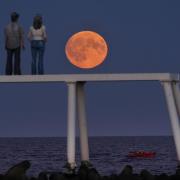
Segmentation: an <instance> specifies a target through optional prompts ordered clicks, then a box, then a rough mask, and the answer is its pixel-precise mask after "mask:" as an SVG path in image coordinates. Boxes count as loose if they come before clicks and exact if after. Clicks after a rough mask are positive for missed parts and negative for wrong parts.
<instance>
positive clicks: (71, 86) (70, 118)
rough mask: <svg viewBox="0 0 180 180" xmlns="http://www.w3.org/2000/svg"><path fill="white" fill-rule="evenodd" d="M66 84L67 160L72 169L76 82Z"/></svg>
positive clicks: (73, 165) (73, 159)
mask: <svg viewBox="0 0 180 180" xmlns="http://www.w3.org/2000/svg"><path fill="white" fill-rule="evenodd" d="M67 86H68V110H67V113H68V114H67V162H68V168H69V169H70V170H74V169H75V167H76V163H75V140H76V137H75V136H76V134H75V130H76V125H75V121H76V82H67Z"/></svg>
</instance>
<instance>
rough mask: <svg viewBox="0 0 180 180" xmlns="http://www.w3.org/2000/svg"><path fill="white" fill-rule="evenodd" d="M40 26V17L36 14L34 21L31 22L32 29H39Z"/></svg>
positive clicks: (41, 22)
mask: <svg viewBox="0 0 180 180" xmlns="http://www.w3.org/2000/svg"><path fill="white" fill-rule="evenodd" d="M42 24H43V21H42V16H41V15H39V14H37V15H36V16H35V17H34V20H33V27H34V29H40V28H41V26H42Z"/></svg>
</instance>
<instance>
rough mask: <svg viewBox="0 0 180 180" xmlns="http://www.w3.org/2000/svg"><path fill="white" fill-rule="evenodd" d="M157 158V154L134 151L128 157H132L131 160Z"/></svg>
mask: <svg viewBox="0 0 180 180" xmlns="http://www.w3.org/2000/svg"><path fill="white" fill-rule="evenodd" d="M155 156H156V153H155V152H151V151H132V152H129V154H128V155H127V157H130V158H136V157H142V158H153V157H155Z"/></svg>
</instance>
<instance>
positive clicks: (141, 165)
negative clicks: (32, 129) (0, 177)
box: [0, 136, 177, 176]
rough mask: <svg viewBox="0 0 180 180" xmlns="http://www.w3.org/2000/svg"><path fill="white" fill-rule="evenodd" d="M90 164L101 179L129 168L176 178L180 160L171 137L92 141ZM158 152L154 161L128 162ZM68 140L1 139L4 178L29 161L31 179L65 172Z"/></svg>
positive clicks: (91, 139) (97, 139) (77, 148)
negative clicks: (130, 155) (140, 154)
mask: <svg viewBox="0 0 180 180" xmlns="http://www.w3.org/2000/svg"><path fill="white" fill-rule="evenodd" d="M76 141H77V142H76V162H77V166H79V165H80V150H79V149H80V147H79V138H76ZM89 150H90V160H91V163H92V165H93V166H94V167H95V168H96V169H97V170H98V171H99V173H100V174H101V175H110V174H119V173H120V172H121V171H122V169H123V168H124V166H125V165H132V166H133V170H134V172H135V173H139V172H140V171H141V170H143V169H147V170H149V171H150V172H152V173H153V174H161V173H167V174H173V173H175V171H176V167H177V156H176V150H175V145H174V141H173V137H171V136H145V137H144V136H138V137H136V136H134V137H129V136H128V137H125V136H123V137H90V138H89ZM138 150H143V151H155V152H156V156H155V157H154V158H128V157H127V155H128V153H129V152H130V151H138ZM66 157H67V156H66V137H42V138H40V137H33V138H0V174H4V173H5V172H6V171H7V170H8V169H9V168H10V167H12V166H13V165H15V164H17V163H19V162H21V161H23V160H29V161H30V163H31V167H30V169H29V170H28V172H27V174H28V175H34V176H36V175H38V174H39V173H40V172H42V171H48V172H59V171H63V166H64V165H65V163H66V160H67V158H66Z"/></svg>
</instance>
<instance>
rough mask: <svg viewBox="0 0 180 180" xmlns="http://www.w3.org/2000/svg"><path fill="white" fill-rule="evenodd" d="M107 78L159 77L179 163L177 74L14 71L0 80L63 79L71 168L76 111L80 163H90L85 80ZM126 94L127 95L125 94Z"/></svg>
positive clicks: (179, 92)
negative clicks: (30, 72) (66, 93)
mask: <svg viewBox="0 0 180 180" xmlns="http://www.w3.org/2000/svg"><path fill="white" fill-rule="evenodd" d="M106 81H117V82H120V81H158V82H159V83H161V84H162V87H163V89H164V94H165V98H166V102H167V109H168V112H169V118H170V122H171V127H172V133H173V138H174V142H175V147H176V152H177V162H178V166H180V121H179V119H180V90H179V82H180V76H179V74H171V73H131V74H130V73H122V74H57V75H13V76H5V75H4V76H0V83H38V82H64V83H66V84H67V91H68V97H67V102H68V107H67V108H68V110H67V168H68V169H69V170H70V171H74V169H75V168H76V161H75V128H76V126H75V123H76V115H77V118H78V121H79V123H78V124H79V130H80V149H81V163H82V164H84V165H87V166H89V165H91V164H90V159H89V144H88V130H87V118H86V107H85V104H86V102H85V90H84V86H85V83H86V82H106ZM127 98H128V97H127Z"/></svg>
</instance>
